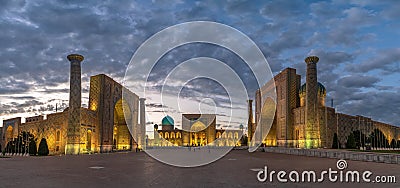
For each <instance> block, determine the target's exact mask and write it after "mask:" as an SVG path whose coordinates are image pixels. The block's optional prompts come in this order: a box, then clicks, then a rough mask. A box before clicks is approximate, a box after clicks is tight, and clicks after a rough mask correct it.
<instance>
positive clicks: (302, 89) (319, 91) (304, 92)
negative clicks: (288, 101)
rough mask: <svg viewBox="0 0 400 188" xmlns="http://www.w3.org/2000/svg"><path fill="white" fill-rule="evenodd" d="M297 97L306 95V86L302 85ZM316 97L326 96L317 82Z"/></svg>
mask: <svg viewBox="0 0 400 188" xmlns="http://www.w3.org/2000/svg"><path fill="white" fill-rule="evenodd" d="M299 95H300V96H303V95H306V84H303V85H302V86H301V87H300V89H299ZM318 95H320V96H326V89H325V86H324V85H322V84H321V83H320V82H318Z"/></svg>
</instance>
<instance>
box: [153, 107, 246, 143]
mask: <svg viewBox="0 0 400 188" xmlns="http://www.w3.org/2000/svg"><path fill="white" fill-rule="evenodd" d="M182 128H183V130H181V129H177V128H174V120H173V119H172V118H171V117H170V116H165V117H164V118H163V119H162V120H161V129H159V126H158V125H155V126H154V134H155V135H154V142H153V145H154V146H206V145H212V146H240V142H239V140H240V137H239V136H240V135H241V134H240V130H224V129H216V116H215V114H183V115H182Z"/></svg>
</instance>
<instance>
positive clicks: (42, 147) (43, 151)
mask: <svg viewBox="0 0 400 188" xmlns="http://www.w3.org/2000/svg"><path fill="white" fill-rule="evenodd" d="M48 154H49V147H48V146H47V141H46V139H45V138H42V140H40V143H39V149H38V155H40V156H46V155H48Z"/></svg>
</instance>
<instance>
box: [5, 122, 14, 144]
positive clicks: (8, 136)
mask: <svg viewBox="0 0 400 188" xmlns="http://www.w3.org/2000/svg"><path fill="white" fill-rule="evenodd" d="M12 139H13V127H12V126H11V125H10V126H8V127H7V129H6V134H5V141H6V142H5V143H6V144H7V143H8V142H9V141H11V140H12Z"/></svg>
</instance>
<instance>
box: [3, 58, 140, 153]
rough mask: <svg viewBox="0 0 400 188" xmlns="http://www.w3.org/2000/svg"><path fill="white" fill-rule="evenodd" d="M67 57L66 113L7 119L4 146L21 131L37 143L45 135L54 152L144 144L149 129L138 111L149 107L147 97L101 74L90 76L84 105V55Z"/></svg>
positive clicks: (93, 150)
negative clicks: (23, 121) (68, 78)
mask: <svg viewBox="0 0 400 188" xmlns="http://www.w3.org/2000/svg"><path fill="white" fill-rule="evenodd" d="M67 58H68V60H69V61H70V62H71V77H70V100H69V107H68V108H66V109H65V110H64V111H63V112H56V113H53V114H48V115H46V119H45V118H44V116H35V117H28V118H26V120H25V123H21V118H20V117H19V118H13V119H8V120H3V127H2V131H0V132H1V134H0V144H1V147H2V148H1V149H2V150H4V148H5V146H6V145H7V143H8V142H9V141H11V140H13V139H15V138H16V137H17V136H18V134H20V133H21V132H29V133H32V134H33V135H34V136H35V138H36V140H37V145H39V141H40V140H41V139H42V138H45V139H46V141H47V143H48V147H49V152H50V154H80V153H94V152H112V151H120V150H131V149H132V148H134V147H139V148H140V147H142V146H143V144H144V136H143V138H141V136H139V135H144V132H145V125H144V123H143V122H144V119H145V117H144V114H145V113H141V114H142V117H141V119H142V120H140V122H139V121H138V112H139V111H140V110H143V111H144V110H145V109H144V106H145V104H144V100H140V99H139V97H138V96H137V95H136V94H134V93H132V92H130V91H129V90H127V89H126V88H124V87H123V86H122V85H121V84H119V83H117V82H116V81H114V80H113V79H112V78H110V77H108V76H106V75H104V74H100V75H95V76H92V77H91V78H90V91H89V104H88V108H82V107H81V86H80V85H81V68H80V63H81V62H82V61H83V56H81V55H78V54H71V55H69V56H68V57H67ZM123 91H124V99H122V93H123ZM127 101H129V103H130V104H131V105H128V104H127ZM131 107H133V108H131ZM139 108H140V109H139ZM138 122H139V123H138ZM141 123H142V124H141ZM138 124H139V125H140V126H139V125H138ZM127 125H132V126H133V127H131V130H132V132H133V133H135V134H138V135H137V136H136V138H138V139H137V141H135V140H134V139H133V138H132V136H131V134H130V130H129V127H128V126H127ZM0 129H1V128H0Z"/></svg>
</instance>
